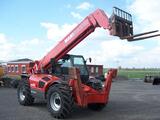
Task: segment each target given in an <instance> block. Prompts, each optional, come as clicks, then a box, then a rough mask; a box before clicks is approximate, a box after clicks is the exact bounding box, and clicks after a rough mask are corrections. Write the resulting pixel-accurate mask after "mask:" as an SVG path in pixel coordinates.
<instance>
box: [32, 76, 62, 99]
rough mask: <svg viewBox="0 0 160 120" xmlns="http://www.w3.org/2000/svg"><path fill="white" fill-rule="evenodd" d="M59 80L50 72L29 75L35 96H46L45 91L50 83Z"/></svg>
mask: <svg viewBox="0 0 160 120" xmlns="http://www.w3.org/2000/svg"><path fill="white" fill-rule="evenodd" d="M57 80H59V78H58V77H56V76H52V75H48V74H33V75H31V76H30V77H29V82H30V87H31V93H32V95H33V96H34V97H38V98H42V99H44V98H45V91H46V89H47V87H49V85H50V84H52V83H54V82H55V81H57Z"/></svg>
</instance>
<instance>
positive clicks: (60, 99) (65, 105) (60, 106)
mask: <svg viewBox="0 0 160 120" xmlns="http://www.w3.org/2000/svg"><path fill="white" fill-rule="evenodd" d="M47 107H48V110H49V111H50V113H51V114H52V115H53V116H54V117H55V118H58V119H61V118H66V117H67V116H69V115H70V113H71V111H72V107H73V97H72V93H71V90H70V88H69V87H68V86H67V85H61V84H56V85H53V86H51V87H50V88H49V91H48V93H47Z"/></svg>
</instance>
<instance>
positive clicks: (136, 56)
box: [0, 0, 160, 68]
mask: <svg viewBox="0 0 160 120" xmlns="http://www.w3.org/2000/svg"><path fill="white" fill-rule="evenodd" d="M113 6H117V7H119V8H121V9H123V10H125V11H127V12H129V13H131V14H132V17H133V24H134V33H135V34H136V33H140V32H146V31H151V30H159V29H160V14H159V11H160V7H159V6H160V0H152V1H151V0H150V1H147V2H146V0H118V2H117V0H112V1H110V0H59V1H56V0H1V1H0V61H1V60H2V61H9V60H15V59H20V58H30V59H33V60H39V59H41V58H42V57H43V56H44V55H46V54H47V52H49V51H50V50H51V49H52V48H53V47H54V46H55V45H56V44H57V43H58V41H60V40H62V39H63V38H64V37H65V36H66V35H67V34H68V33H69V32H70V31H71V30H72V29H73V28H74V27H76V25H77V24H78V23H80V22H81V21H82V20H83V19H84V18H85V17H86V16H87V15H89V14H90V13H92V12H93V11H95V10H96V9H97V8H100V9H102V10H104V11H105V13H106V14H107V16H108V17H110V16H111V14H112V7H113ZM69 53H70V54H77V55H83V56H84V57H85V58H88V57H91V58H92V63H91V64H102V65H104V66H105V67H117V66H122V67H124V68H126V67H127V68H132V67H135V68H144V67H145V68H150V67H152V68H159V67H160V37H156V38H152V39H147V40H144V41H136V42H127V41H124V40H120V39H119V38H118V37H113V36H110V35H109V34H108V32H107V31H106V30H104V29H102V28H97V29H96V30H95V32H93V33H92V34H91V35H89V36H88V37H87V38H86V39H84V40H83V41H82V42H81V43H80V44H79V45H77V46H76V47H75V48H74V49H72V50H71V51H70V52H69Z"/></svg>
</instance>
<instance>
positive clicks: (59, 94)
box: [17, 7, 153, 118]
mask: <svg viewBox="0 0 160 120" xmlns="http://www.w3.org/2000/svg"><path fill="white" fill-rule="evenodd" d="M97 27H102V28H104V29H107V30H109V32H110V35H114V36H118V37H120V39H128V40H129V41H133V40H134V38H135V37H137V36H141V34H139V35H136V36H134V35H133V26H132V16H131V15H130V14H129V13H127V12H125V11H122V10H120V9H118V8H116V7H114V12H113V14H112V16H111V17H110V18H108V17H107V16H106V14H105V12H104V11H103V10H101V9H97V10H96V11H94V12H93V13H91V14H90V15H88V16H87V17H86V18H85V19H84V20H83V21H82V22H81V23H80V24H78V25H77V26H76V27H75V28H74V29H73V30H72V31H71V32H70V33H69V34H68V35H66V36H65V37H64V38H63V39H62V40H61V41H60V42H59V43H58V44H57V46H56V47H54V48H53V49H52V50H51V51H50V52H49V53H48V54H47V55H46V56H44V57H43V58H42V59H41V60H39V61H35V62H34V66H33V68H32V69H31V70H30V74H28V75H22V80H21V82H20V83H19V86H18V90H17V94H18V101H19V103H20V104H21V105H31V104H32V103H33V102H34V99H35V98H39V99H40V98H42V99H45V100H46V101H47V107H48V110H49V111H50V113H51V114H52V115H53V116H54V117H55V118H66V117H67V116H68V115H69V114H70V113H71V111H72V108H73V104H74V103H75V104H76V105H78V106H80V107H87V106H88V107H89V108H90V109H93V110H101V109H102V108H104V107H105V105H106V104H107V103H108V99H109V92H110V88H111V81H112V78H114V77H116V73H117V70H116V69H110V70H109V71H108V75H107V77H106V79H105V82H104V84H102V82H101V81H100V80H98V79H96V78H91V79H89V73H88V70H87V66H86V61H85V59H84V58H83V56H81V55H69V54H68V52H69V51H70V50H71V49H72V48H74V47H75V46H76V45H77V44H79V43H80V42H81V41H82V40H84V39H85V38H86V37H87V36H88V35H90V34H91V33H92V32H94V30H95V29H96V28H97ZM53 34H54V33H53ZM146 34H148V33H146ZM151 37H153V36H151ZM136 39H137V38H136ZM138 39H144V37H143V38H138ZM32 64H33V63H32Z"/></svg>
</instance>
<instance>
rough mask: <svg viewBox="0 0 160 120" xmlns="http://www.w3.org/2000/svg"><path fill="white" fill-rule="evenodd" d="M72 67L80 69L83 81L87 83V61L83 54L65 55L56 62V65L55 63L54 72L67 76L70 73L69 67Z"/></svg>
mask: <svg viewBox="0 0 160 120" xmlns="http://www.w3.org/2000/svg"><path fill="white" fill-rule="evenodd" d="M71 67H76V68H78V69H79V71H80V77H81V80H82V83H85V82H86V81H87V80H88V79H89V72H88V69H87V65H86V61H85V60H84V57H83V56H81V55H69V54H67V55H65V56H64V57H63V58H62V59H60V60H59V61H58V62H57V63H56V65H53V67H52V73H53V74H55V75H60V76H62V75H63V76H67V75H69V68H71Z"/></svg>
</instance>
